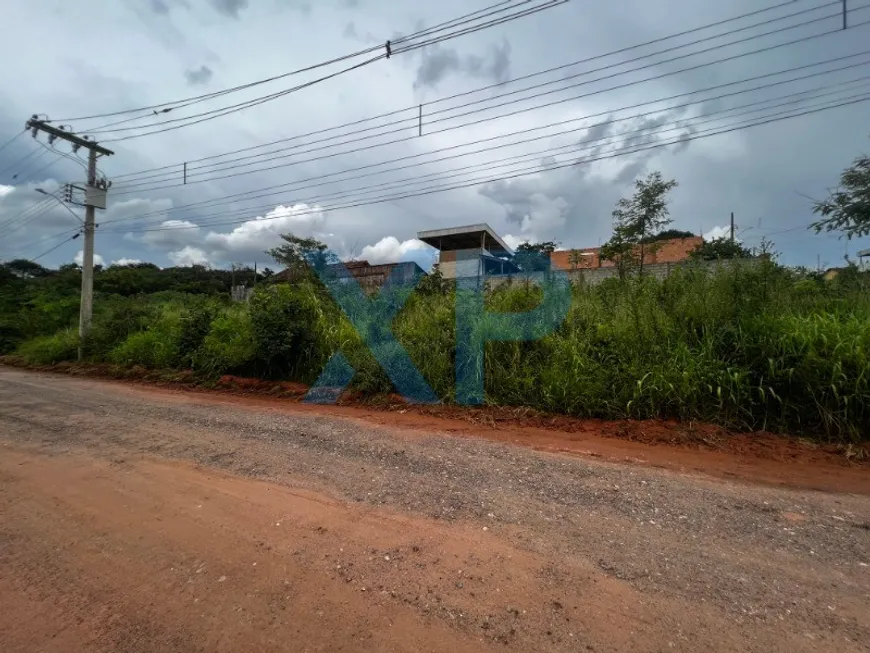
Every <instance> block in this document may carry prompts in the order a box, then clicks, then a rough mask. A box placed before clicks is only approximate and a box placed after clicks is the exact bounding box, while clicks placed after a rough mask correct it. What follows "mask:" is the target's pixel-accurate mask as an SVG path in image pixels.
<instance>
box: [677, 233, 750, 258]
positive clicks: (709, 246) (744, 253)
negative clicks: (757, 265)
mask: <svg viewBox="0 0 870 653" xmlns="http://www.w3.org/2000/svg"><path fill="white" fill-rule="evenodd" d="M751 256H752V252H751V251H750V250H749V249H748V248H746V247H744V246H743V245H741V244H740V243H739V242H737V241H736V240H731V239H730V238H724V237H722V238H713V239H712V240H705V241H704V243H703V244H702V245H701V246H700V247H697V248H696V249H694V250H693V251H692V252H691V254H689V257H690V258H692V259H694V260H696V261H699V260H700V261H718V260H725V259H734V258H750V257H751Z"/></svg>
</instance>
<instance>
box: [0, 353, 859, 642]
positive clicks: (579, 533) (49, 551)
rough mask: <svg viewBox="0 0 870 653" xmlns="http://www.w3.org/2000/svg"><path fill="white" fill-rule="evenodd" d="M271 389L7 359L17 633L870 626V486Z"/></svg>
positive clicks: (7, 633) (721, 630)
mask: <svg viewBox="0 0 870 653" xmlns="http://www.w3.org/2000/svg"><path fill="white" fill-rule="evenodd" d="M267 401H268V400H266V399H263V398H256V399H253V400H251V402H267ZM251 402H249V401H240V400H239V399H238V398H236V397H230V396H223V397H214V396H209V395H207V394H205V393H184V392H177V391H165V390H155V389H153V388H140V387H133V386H130V385H120V384H113V383H107V382H102V381H93V380H86V379H76V378H72V377H64V376H59V375H46V374H35V373H30V372H23V371H20V370H12V369H8V368H0V418H2V420H0V452H2V455H0V560H2V564H0V633H2V635H0V638H2V642H3V646H2V648H3V650H4V651H31V650H45V651H52V650H56V651H69V650H83V651H153V650H172V651H193V650H209V651H236V650H241V649H246V650H262V651H270V650H274V651H278V650H287V649H288V648H292V649H293V650H300V651H301V650H309V651H337V650H350V651H363V650H365V651H369V650H385V651H412V650H413V651H416V650H423V649H429V650H436V651H440V650H445V651H446V650H451V651H472V650H496V649H498V650H511V651H541V650H551V651H577V650H595V651H622V650H635V651H661V650H678V651H679V650H682V651H693V652H694V651H698V650H702V649H707V650H715V651H765V652H766V653H770V652H772V653H777V652H779V651H783V652H786V651H787V652H788V653H794V652H796V651H818V650H822V651H838V652H839V651H844V652H849V651H861V650H866V642H867V641H870V568H868V566H867V565H868V564H870V498H868V497H866V496H861V495H855V494H824V493H819V492H810V491H795V490H785V489H778V488H772V487H763V486H746V485H741V484H734V483H729V482H722V481H719V480H713V479H709V478H704V477H699V476H692V475H684V474H677V473H673V472H670V471H664V470H658V469H653V468H649V467H645V466H640V465H628V466H626V465H617V464H612V463H608V462H602V459H601V458H594V457H593V458H581V457H577V456H566V455H561V454H552V453H545V452H537V451H533V450H530V449H528V448H523V447H516V446H511V445H508V444H505V443H503V442H494V441H489V440H485V439H480V438H470V437H468V438H466V437H461V438H460V437H449V436H445V435H444V434H443V433H440V432H437V431H427V430H425V429H417V430H414V431H408V430H404V429H400V428H386V427H382V426H375V425H372V424H367V423H365V422H364V421H362V420H359V419H345V418H337V417H334V416H329V415H324V414H322V413H316V412H314V411H311V412H310V413H306V412H304V411H305V410H308V409H307V408H306V409H303V410H296V407H294V408H291V409H286V408H283V407H282V408H278V407H276V406H274V405H273V406H271V407H267V406H265V405H261V406H257V405H254V403H251ZM389 415H392V413H390V414H388V415H386V416H389ZM844 469H845V468H844ZM862 641H863V642H865V644H864V645H862V644H861V643H860V642H862Z"/></svg>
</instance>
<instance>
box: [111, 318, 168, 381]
mask: <svg viewBox="0 0 870 653" xmlns="http://www.w3.org/2000/svg"><path fill="white" fill-rule="evenodd" d="M180 330H181V329H180V315H179V312H178V311H177V310H173V309H172V308H169V307H167V308H166V309H164V310H163V311H162V315H160V317H158V318H157V320H156V322H155V323H154V324H152V325H151V326H149V327H148V328H147V329H146V330H145V331H137V332H135V333H132V334H131V335H129V336H128V337H127V339H126V340H124V341H123V342H122V343H121V344H119V345H118V346H117V347H115V348H114V349H113V350H112V352H111V353H110V355H109V360H110V361H111V362H113V363H116V364H118V365H126V366H133V365H142V366H143V367H147V368H151V369H169V368H172V367H175V366H176V365H177V363H178V358H179V356H178V342H179V334H180Z"/></svg>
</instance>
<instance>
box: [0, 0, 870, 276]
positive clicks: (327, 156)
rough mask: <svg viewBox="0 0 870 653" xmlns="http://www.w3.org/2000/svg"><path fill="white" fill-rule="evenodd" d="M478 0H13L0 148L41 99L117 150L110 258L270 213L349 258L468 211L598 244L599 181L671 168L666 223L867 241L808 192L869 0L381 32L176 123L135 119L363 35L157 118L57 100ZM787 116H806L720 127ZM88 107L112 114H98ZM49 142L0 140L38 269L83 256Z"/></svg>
mask: <svg viewBox="0 0 870 653" xmlns="http://www.w3.org/2000/svg"><path fill="white" fill-rule="evenodd" d="M494 1H495V0H479V1H478V2H476V3H473V4H471V3H467V2H460V1H459V0H442V1H441V2H438V3H422V2H410V1H403V0H398V1H397V0H392V1H387V0H321V1H319V2H313V0H312V1H310V2H307V1H305V0H92V1H91V2H89V3H88V11H82V10H81V9H80V7H78V6H77V5H76V3H69V2H63V1H62V0H28V1H27V2H24V0H7V2H5V3H4V12H3V13H4V18H3V22H4V25H6V26H7V27H8V26H14V29H7V30H5V32H4V38H3V40H2V41H0V56H2V58H3V60H4V61H6V62H7V65H5V66H3V68H2V72H0V145H3V144H4V143H6V142H7V141H8V140H9V139H11V138H13V137H15V136H16V134H17V133H19V132H21V131H22V129H23V124H24V122H25V120H26V119H27V118H28V117H30V116H31V115H32V114H44V115H45V116H48V118H50V119H51V120H52V121H55V124H58V123H60V122H66V123H67V124H71V125H72V128H73V129H74V130H76V131H77V132H79V133H89V132H90V133H93V135H94V137H96V138H97V139H98V140H100V142H101V143H104V144H105V146H106V147H109V148H111V149H112V150H114V152H115V154H114V156H111V157H106V158H101V159H100V161H99V167H100V170H101V172H102V174H104V175H105V176H106V177H107V178H108V179H110V180H112V182H113V186H112V189H111V191H110V193H109V206H108V209H107V210H106V211H99V212H98V218H97V222H98V223H99V225H100V227H99V228H98V230H97V245H96V251H97V253H98V255H99V260H100V261H102V262H104V263H105V264H110V263H113V262H124V261H135V260H147V261H153V262H155V263H157V264H158V265H161V266H168V265H189V264H192V263H208V264H210V265H214V266H228V265H230V264H231V263H233V262H237V263H247V264H252V263H254V262H257V263H259V264H260V265H261V266H262V265H269V264H272V262H271V261H270V259H269V257H268V256H267V255H266V254H265V253H264V252H265V250H267V249H268V248H270V247H273V246H275V245H276V244H278V242H279V234H281V233H287V232H292V233H295V234H297V235H300V236H315V237H317V238H319V239H321V240H323V241H325V242H327V243H328V244H329V245H330V246H331V247H332V248H333V249H334V250H335V251H336V252H338V253H339V254H340V255H341V256H343V257H357V258H365V259H367V260H369V261H370V262H372V263H374V262H384V261H392V260H417V261H419V262H421V263H426V262H427V261H429V260H431V254H432V252H431V251H430V250H429V249H428V248H426V247H425V246H422V245H421V243H419V242H418V241H416V240H415V235H416V233H417V232H418V231H419V230H422V229H433V228H440V227H449V226H458V225H465V224H473V223H478V222H487V223H489V224H490V225H491V226H492V227H493V228H494V229H495V230H496V231H497V232H499V233H500V234H502V235H503V236H505V238H506V240H508V242H509V243H511V244H516V243H518V242H521V241H523V240H532V241H536V240H555V241H557V242H559V243H560V245H561V246H562V247H585V246H596V245H598V244H600V243H601V242H603V241H605V240H606V239H607V238H608V237H609V235H610V232H611V226H612V222H611V212H612V210H613V207H614V204H615V202H616V201H617V200H618V199H619V198H620V197H622V196H625V195H628V194H630V193H631V191H632V186H633V182H634V180H635V179H636V178H638V177H639V176H643V175H645V174H646V173H647V172H649V171H652V170H661V171H662V173H663V174H664V175H665V176H666V177H669V178H674V179H676V180H677V181H678V182H679V186H678V187H677V188H676V189H675V190H674V191H673V192H672V196H671V205H670V206H671V217H672V218H673V225H672V226H673V227H676V228H681V229H686V230H690V231H693V232H695V233H698V232H700V233H704V234H710V235H716V234H720V233H723V230H724V228H725V227H726V226H727V224H728V222H729V216H730V213H731V212H732V211H733V212H734V213H735V216H736V222H737V225H738V231H739V233H740V238H741V239H742V240H743V241H744V242H746V243H747V244H749V245H757V244H758V243H759V242H760V240H761V238H762V237H764V236H766V237H768V238H769V239H771V240H773V241H774V243H775V245H776V247H775V249H776V250H777V251H779V252H781V254H782V260H783V261H784V262H786V263H789V264H805V265H811V266H815V265H816V264H817V262H820V263H821V264H822V265H828V266H832V265H838V264H840V263H842V260H843V255H844V253H846V252H849V253H851V254H852V255H854V254H855V252H856V251H857V250H858V249H862V248H866V247H870V242H868V239H863V240H861V241H852V242H851V243H848V242H846V241H843V240H840V239H838V238H837V237H836V236H834V235H814V234H812V233H811V232H809V231H807V230H806V229H805V228H804V227H806V225H808V224H809V223H810V222H811V221H812V219H813V215H812V212H811V206H812V202H811V199H809V198H813V197H816V198H820V197H823V196H824V195H825V194H826V189H828V188H830V187H832V186H833V185H835V184H836V181H837V178H838V176H839V173H840V172H841V170H842V169H843V168H844V167H845V166H847V165H848V164H849V163H850V162H851V161H852V160H853V159H854V158H855V157H856V156H858V155H859V154H860V153H862V152H866V151H868V150H870V142H868V136H870V102H864V101H863V100H866V99H868V98H870V46H868V44H870V0H850V3H849V6H850V8H851V9H852V12H851V13H850V16H849V23H850V24H851V25H852V27H850V29H849V30H847V31H836V30H838V28H839V27H841V26H842V17H841V16H839V15H837V12H838V11H839V6H840V3H839V2H829V1H827V0H794V1H793V2H790V3H783V2H781V0H762V1H761V2H759V0H732V1H731V2H713V1H712V0H656V1H655V2H650V1H649V0H620V2H618V3H604V2H595V1H593V2H590V1H588V0H570V2H567V3H565V4H563V5H561V6H557V7H555V8H552V9H549V10H547V11H543V12H540V13H537V14H534V15H531V16H529V17H526V18H523V19H520V20H516V21H513V22H508V23H505V24H502V25H497V26H494V27H492V28H490V29H485V30H481V31H477V32H474V33H470V34H467V35H464V36H461V37H458V38H455V39H452V40H449V41H445V42H442V43H435V44H430V45H428V46H427V47H423V48H419V49H415V50H413V51H409V52H404V53H403V52H401V47H398V46H397V47H394V48H393V49H394V50H395V52H394V53H393V55H392V56H391V57H390V58H389V59H382V60H379V61H375V62H373V63H371V64H368V65H364V66H361V67H359V68H357V69H355V70H352V71H349V72H346V73H343V74H340V75H337V76H335V77H334V78H332V79H328V80H325V81H322V82H320V83H317V84H314V85H312V86H310V87H308V88H304V89H300V90H298V91H296V92H293V93H288V94H286V95H283V96H281V97H278V98H277V99H274V100H272V101H269V102H264V103H260V104H257V105H256V106H251V107H249V108H245V109H244V110H241V111H233V112H231V113H229V114H228V115H225V116H221V117H217V118H215V119H211V120H205V121H203V122H200V123H199V124H195V125H190V126H186V127H184V128H181V129H173V130H170V131H164V132H162V133H158V134H151V135H147V136H140V137H138V138H129V137H130V136H136V135H139V134H142V133H144V132H148V131H155V130H156V129H157V128H158V127H161V126H162V127H166V126H177V125H180V124H184V122H183V121H182V119H184V118H186V117H189V116H193V115H195V114H201V113H203V112H213V111H216V110H219V109H223V108H225V107H230V106H233V105H237V104H239V103H244V102H247V101H249V100H253V99H255V98H259V97H263V96H266V95H271V94H274V93H278V92H280V91H282V90H285V89H289V88H290V87H293V86H295V85H298V84H300V83H304V82H307V81H311V80H314V79H316V78H318V77H322V76H324V75H329V74H331V73H333V72H337V71H339V70H341V69H343V68H347V67H349V66H351V65H354V64H356V63H360V62H362V61H364V60H366V59H368V58H371V57H373V56H376V55H378V54H380V53H381V49H380V48H379V49H378V50H377V51H376V52H374V53H370V54H367V55H361V56H360V57H357V58H352V59H348V60H346V61H343V62H340V63H337V64H334V65H331V66H327V67H322V68H318V69H316V70H313V71H310V72H307V73H301V74H299V75H296V76H291V77H284V78H282V79H279V80H275V81H274V82H271V83H268V84H262V85H259V86H256V87H252V88H249V89H246V90H243V91H239V92H235V93H230V94H226V95H223V96H219V97H216V98H213V99H211V100H208V101H203V102H196V103H193V104H190V105H188V106H175V107H174V108H173V110H172V111H170V112H168V113H164V114H153V113H152V112H150V111H148V112H144V113H134V114H120V115H116V116H111V117H103V118H95V119H81V120H76V121H69V120H64V119H67V118H86V117H88V116H93V115H97V114H106V113H113V112H117V111H123V110H127V109H136V108H139V107H151V106H154V105H166V106H173V105H172V104H166V103H175V105H178V104H185V103H184V102H179V101H181V100H183V99H185V98H191V97H195V96H200V95H204V94H208V93H214V92H216V91H221V90H223V89H227V88H230V87H235V86H238V85H242V84H246V83H248V82H252V81H256V80H261V79H266V78H270V77H273V76H278V75H282V74H283V73H286V72H288V71H292V70H296V69H299V68H305V67H307V66H310V65H312V64H317V63H320V62H324V61H328V60H331V59H333V58H336V57H340V56H343V55H346V54H351V53H355V52H358V51H361V50H365V49H367V48H371V47H375V46H380V45H381V44H384V43H385V42H386V40H387V39H393V40H394V41H395V40H396V39H397V38H398V37H399V36H401V35H406V34H410V33H412V32H414V31H416V30H420V29H423V28H425V27H429V26H432V25H436V24H439V23H442V22H444V21H447V20H450V19H453V18H456V17H458V16H461V15H463V14H467V13H468V12H470V11H473V10H475V9H478V8H482V7H484V6H486V5H490V4H493V2H494ZM541 1H543V0H535V2H534V3H530V4H535V3H538V2H541ZM767 8H771V9H770V10H769V11H762V10H764V9H767ZM750 12H755V13H754V14H753V15H749V16H745V17H744V18H742V19H740V20H734V21H731V22H724V23H721V24H719V25H713V24H714V23H718V22H720V21H727V20H728V19H732V18H736V17H739V16H741V15H745V14H749V13H750ZM861 23H868V24H867V25H862V24H861ZM705 26H708V27H706V28H705V29H701V30H698V31H692V32H690V33H687V34H684V35H682V36H675V35H678V34H679V33H681V32H688V31H689V30H695V29H696V28H702V27H705ZM825 33H827V34H825ZM814 35H821V36H818V37H816V38H813V37H814ZM669 37H673V38H669ZM650 41H656V42H655V43H652V44H649V45H646V46H644V47H640V48H632V46H636V45H640V44H644V43H647V42H650ZM790 41H800V42H795V43H791V44H788V43H789V42H790ZM409 43H413V41H410V42H409ZM781 44H785V45H782V47H775V46H779V45H781ZM758 50H765V51H763V52H756V51H758ZM862 53H863V54H862ZM852 55H854V56H852ZM569 64H573V65H569ZM552 69H556V70H552ZM548 70H549V71H550V72H544V71H548ZM531 87H535V88H531ZM460 94H462V95H460ZM458 95H459V97H454V96H458ZM847 103H849V104H847ZM835 104H841V105H844V106H839V107H833V105H835ZM420 105H422V114H423V125H422V132H423V133H422V136H421V135H418V130H419V125H418V117H419V113H418V112H419V111H420V109H419V108H418V107H419V106H420ZM832 107H833V108H832ZM822 109H824V110H822ZM795 113H804V114H805V115H802V116H798V117H793V118H791V119H788V120H778V121H775V122H769V123H768V124H763V125H759V126H754V127H752V128H748V129H737V127H740V126H745V125H747V124H751V123H752V122H762V121H765V120H768V121H770V120H776V119H777V117H783V116H786V115H794V114H795ZM507 114H511V115H507ZM213 115H214V114H208V117H212V116H213ZM173 119H174V120H176V121H181V122H174V123H167V124H165V125H161V124H159V123H163V122H164V121H167V120H173ZM107 123H121V124H112V125H111V126H110V127H106V128H105V129H104V130H103V131H100V129H99V128H100V127H103V126H105V125H106V124H107ZM348 123H354V124H352V125H349V126H345V127H341V126H342V125H347V124H348ZM149 125H157V127H149ZM113 128H114V129H115V130H121V131H107V130H111V129H113ZM312 132H317V133H316V134H312ZM717 132H722V133H719V134H718V135H716V134H717ZM306 134H309V135H308V136H306ZM710 134H713V135H710ZM705 135H706V136H705ZM116 139H117V140H116ZM39 140H40V141H42V142H43V143H45V142H46V141H45V136H44V135H42V136H40V138H39ZM110 141H114V142H110ZM270 143H271V145H269V144H270ZM55 149H56V150H57V152H61V153H63V155H65V156H61V155H59V154H56V153H55V152H53V151H49V150H46V149H45V148H44V147H43V146H41V145H39V144H38V143H37V142H36V141H34V139H33V138H31V136H30V135H29V134H25V135H22V136H21V137H19V138H17V139H16V140H14V141H13V142H12V143H11V144H10V145H8V146H7V147H5V148H3V149H2V150H0V259H10V258H16V257H22V258H31V257H36V256H39V255H40V254H42V253H43V252H45V251H47V250H49V249H51V248H52V247H54V246H56V245H59V247H57V249H55V250H53V251H51V252H50V253H48V254H46V255H45V256H44V257H43V258H41V259H40V262H41V263H42V264H44V265H50V266H54V265H59V264H62V263H64V262H70V261H73V260H75V259H76V257H77V255H78V256H79V257H80V253H79V252H80V247H81V246H80V242H81V241H80V239H76V240H69V241H67V239H68V238H70V237H71V236H72V235H74V234H75V233H76V229H77V225H78V224H79V222H78V218H77V217H76V216H75V215H73V213H71V212H70V211H69V210H67V209H66V208H64V207H63V206H61V205H59V204H58V203H56V202H54V201H53V200H51V199H49V198H46V196H45V195H42V194H40V193H39V192H37V191H36V190H35V189H36V188H41V189H43V190H45V191H48V192H57V191H58V189H59V187H60V186H61V185H62V184H63V183H66V182H82V181H83V179H84V176H85V171H84V167H83V163H82V160H81V159H80V158H77V157H76V156H74V155H72V154H71V153H70V148H69V146H68V145H66V144H56V147H55ZM228 153H232V154H228ZM79 156H84V152H83V151H82V152H79ZM185 161H187V162H189V163H188V183H187V184H186V185H185V184H184V179H183V166H182V162H185ZM155 169H156V170H155ZM438 189H444V190H442V191H441V192H431V191H433V190H438ZM421 193H426V194H421ZM374 199H378V200H383V201H378V202H377V203H373V202H372V200H374ZM79 211H80V210H79V209H75V212H79ZM273 265H274V264H273Z"/></svg>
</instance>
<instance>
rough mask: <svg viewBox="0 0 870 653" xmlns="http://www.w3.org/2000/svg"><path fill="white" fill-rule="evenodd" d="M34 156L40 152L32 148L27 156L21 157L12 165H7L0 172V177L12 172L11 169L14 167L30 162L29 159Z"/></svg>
mask: <svg viewBox="0 0 870 653" xmlns="http://www.w3.org/2000/svg"><path fill="white" fill-rule="evenodd" d="M35 154H40V150H38V149H36V148H34V149H33V150H31V151H30V152H29V153H28V154H25V155H24V156H23V157H21V158H20V159H18V160H17V161H15V162H14V163H11V164H9V165H8V166H6V167H5V168H3V170H0V176H2V175H5V174H6V173H7V172H9V171H10V170H12V169H13V168H15V167H17V166H19V165H21V164H23V163H25V162H26V161H28V160H30V158H31V157H33V156H34V155H35Z"/></svg>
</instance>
